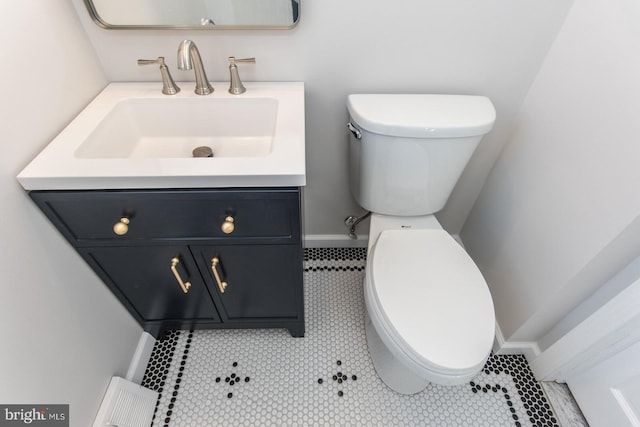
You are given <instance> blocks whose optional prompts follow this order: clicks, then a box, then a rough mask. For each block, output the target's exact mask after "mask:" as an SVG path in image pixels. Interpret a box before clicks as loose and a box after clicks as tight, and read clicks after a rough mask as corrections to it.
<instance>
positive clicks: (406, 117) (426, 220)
mask: <svg viewBox="0 0 640 427" xmlns="http://www.w3.org/2000/svg"><path fill="white" fill-rule="evenodd" d="M347 108H348V111H349V116H350V121H349V123H348V128H349V130H350V132H351V136H350V143H349V150H350V181H351V192H352V194H353V196H354V198H355V199H356V201H357V202H358V203H359V204H360V206H362V207H363V208H364V209H367V210H368V211H370V212H371V213H372V214H371V222H370V229H369V247H368V258H367V266H366V273H365V281H364V298H365V332H366V336H367V345H368V347H369V353H370V355H371V359H372V361H373V365H374V367H375V370H376V373H377V374H378V376H379V377H380V378H381V379H382V381H383V382H384V383H385V384H386V385H387V386H389V387H390V388H391V389H393V390H395V391H396V392H398V393H401V394H415V393H418V392H420V391H422V390H424V389H425V388H426V387H427V385H428V384H429V383H436V384H443V385H457V384H463V383H465V382H468V381H469V380H470V379H472V378H473V377H474V376H475V375H477V374H478V373H479V372H480V371H481V370H482V368H483V367H484V364H485V362H486V360H487V358H488V357H489V354H490V352H491V348H492V344H493V340H494V335H495V315H494V308H493V300H492V298H491V294H490V292H489V288H488V287H487V284H486V282H485V280H484V278H483V277H482V274H481V273H480V271H479V270H478V268H477V266H476V265H475V264H474V262H473V261H472V259H471V257H469V255H468V254H467V253H466V252H465V250H464V249H463V247H462V246H461V245H460V244H459V243H458V242H457V241H456V240H455V239H454V238H453V237H452V236H451V235H450V234H448V233H447V232H446V231H445V230H444V229H443V228H442V226H441V225H440V223H439V222H438V220H437V219H436V217H435V216H434V214H435V213H436V212H438V211H439V210H441V209H442V208H443V207H444V205H445V203H446V202H447V199H448V198H449V195H450V193H451V191H452V190H453V187H454V186H455V184H456V182H457V181H458V179H459V177H460V175H461V174H462V172H463V170H464V168H465V166H466V165H467V163H468V161H469V159H470V158H471V155H472V154H473V152H474V150H475V149H476V147H477V146H478V143H479V142H480V140H481V139H482V137H483V136H484V135H485V134H486V133H488V132H489V131H490V130H491V129H492V127H493V123H494V121H495V109H494V107H493V105H492V103H491V101H490V100H489V99H488V98H486V97H482V96H465V95H392V94H384V95H382V94H381V95H377V94H357V95H349V97H348V102H347Z"/></svg>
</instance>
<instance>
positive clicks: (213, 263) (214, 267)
mask: <svg viewBox="0 0 640 427" xmlns="http://www.w3.org/2000/svg"><path fill="white" fill-rule="evenodd" d="M218 264H220V260H219V259H218V257H217V256H216V257H213V258H211V271H213V277H215V278H216V282H217V283H218V289H220V293H221V294H224V290H225V289H227V285H228V283H227V282H223V281H222V280H220V275H219V274H218V268H217V267H218Z"/></svg>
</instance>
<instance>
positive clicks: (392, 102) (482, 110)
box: [347, 94, 496, 138]
mask: <svg viewBox="0 0 640 427" xmlns="http://www.w3.org/2000/svg"><path fill="white" fill-rule="evenodd" d="M347 108H348V110H349V114H350V116H351V119H352V121H354V122H355V124H356V125H358V126H360V127H361V128H362V129H364V130H367V131H369V132H372V133H377V134H381V135H389V136H401V137H410V138H460V137H471V136H480V135H484V134H486V133H488V132H489V131H490V130H491V129H492V128H493V123H494V122H495V119H496V110H495V108H494V107H493V104H492V103H491V100H489V98H487V97H485V96H473V95H426V94H395V95H394V94H356V95H349V97H348V99H347Z"/></svg>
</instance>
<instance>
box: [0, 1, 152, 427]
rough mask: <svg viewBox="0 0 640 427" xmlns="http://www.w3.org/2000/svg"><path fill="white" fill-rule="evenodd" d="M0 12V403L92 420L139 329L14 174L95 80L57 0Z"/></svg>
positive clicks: (99, 81)
mask: <svg viewBox="0 0 640 427" xmlns="http://www.w3.org/2000/svg"><path fill="white" fill-rule="evenodd" d="M9 3H11V4H10V5H8V4H5V5H4V6H5V7H4V8H3V9H4V13H2V14H1V18H0V21H1V22H0V36H1V37H0V38H1V39H2V43H1V44H0V57H1V58H2V59H3V61H2V66H1V67H0V81H2V82H3V83H2V98H1V99H2V100H1V101H0V120H1V123H2V143H1V144H0V165H1V166H0V199H1V200H2V203H1V205H2V223H3V227H2V231H1V232H0V233H1V235H2V237H1V240H2V244H1V245H0V271H2V280H0V287H1V288H2V298H0V325H2V338H1V340H2V346H1V351H0V402H2V403H4V404H10V403H16V404H17V403H20V404H47V403H68V404H70V405H71V406H70V411H71V425H72V426H79V427H80V426H83V427H84V426H87V425H90V423H91V422H92V420H93V417H94V416H95V413H96V411H97V409H98V406H99V404H100V401H101V399H102V395H103V393H104V391H105V390H106V386H107V384H108V381H109V379H110V377H111V375H113V374H119V375H124V374H125V373H126V371H127V368H128V364H129V361H130V360H131V356H132V354H133V351H134V350H135V346H136V344H137V341H138V339H139V337H140V333H141V329H140V327H139V326H138V325H137V324H136V323H135V322H134V321H133V319H132V318H131V317H130V316H129V315H128V314H127V313H126V312H125V310H124V309H123V308H122V307H121V306H120V304H119V303H118V302H117V301H116V300H115V298H114V297H113V296H112V295H111V294H110V292H109V291H108V290H107V289H106V287H105V286H104V285H103V284H102V283H101V282H100V281H99V280H98V279H97V278H96V277H95V276H94V274H93V273H92V272H91V271H89V269H88V267H86V265H85V264H84V262H83V261H82V260H81V259H80V258H79V256H78V255H76V253H75V252H74V251H73V249H71V247H70V246H69V245H68V244H67V243H66V241H64V239H63V238H62V237H61V236H60V235H59V234H58V233H57V232H56V231H55V230H54V229H53V227H52V226H51V224H50V223H49V222H48V221H47V220H46V219H45V218H44V216H43V215H42V214H40V212H39V211H38V210H37V208H36V207H35V205H34V204H33V203H32V202H31V200H30V199H29V198H28V196H27V195H26V193H25V192H24V191H23V190H22V188H21V187H20V185H19V184H18V182H17V181H16V179H15V175H16V174H17V173H18V172H19V171H20V170H21V169H22V168H23V167H24V166H25V165H26V164H27V163H28V162H29V161H30V160H31V159H32V158H33V157H34V156H35V154H36V153H37V152H38V151H39V150H41V149H42V147H44V146H45V145H46V144H47V143H48V142H49V141H50V140H51V139H52V137H53V136H55V135H56V134H57V133H58V132H59V131H60V130H61V129H62V128H63V127H64V126H65V125H66V124H67V123H68V122H69V121H70V120H71V119H72V118H73V117H74V115H75V114H76V113H77V112H78V111H79V110H80V109H82V108H83V107H84V106H85V105H86V104H87V103H88V102H89V101H90V100H91V99H92V98H93V97H94V96H95V95H96V94H97V93H98V92H99V91H100V90H101V89H102V88H103V87H104V85H105V84H106V79H105V76H104V74H103V73H102V70H101V68H100V64H99V62H98V60H97V59H96V56H95V54H94V52H93V51H92V48H91V45H90V44H89V43H88V42H87V39H86V36H85V34H84V33H83V31H82V27H81V26H80V24H79V22H78V19H77V15H76V13H75V10H74V9H73V7H72V5H71V4H70V2H69V1H68V0H47V1H44V2H43V1H39V0H13V1H10V2H9Z"/></svg>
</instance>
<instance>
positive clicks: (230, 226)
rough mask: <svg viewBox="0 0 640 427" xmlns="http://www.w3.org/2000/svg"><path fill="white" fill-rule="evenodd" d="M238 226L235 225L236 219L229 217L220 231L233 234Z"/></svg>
mask: <svg viewBox="0 0 640 427" xmlns="http://www.w3.org/2000/svg"><path fill="white" fill-rule="evenodd" d="M235 228H236V226H235V224H234V219H233V217H232V216H231V215H229V216H227V217H226V218H225V219H224V222H223V223H222V226H221V227H220V229H221V230H222V232H223V233H224V234H231V233H233V230H235Z"/></svg>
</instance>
